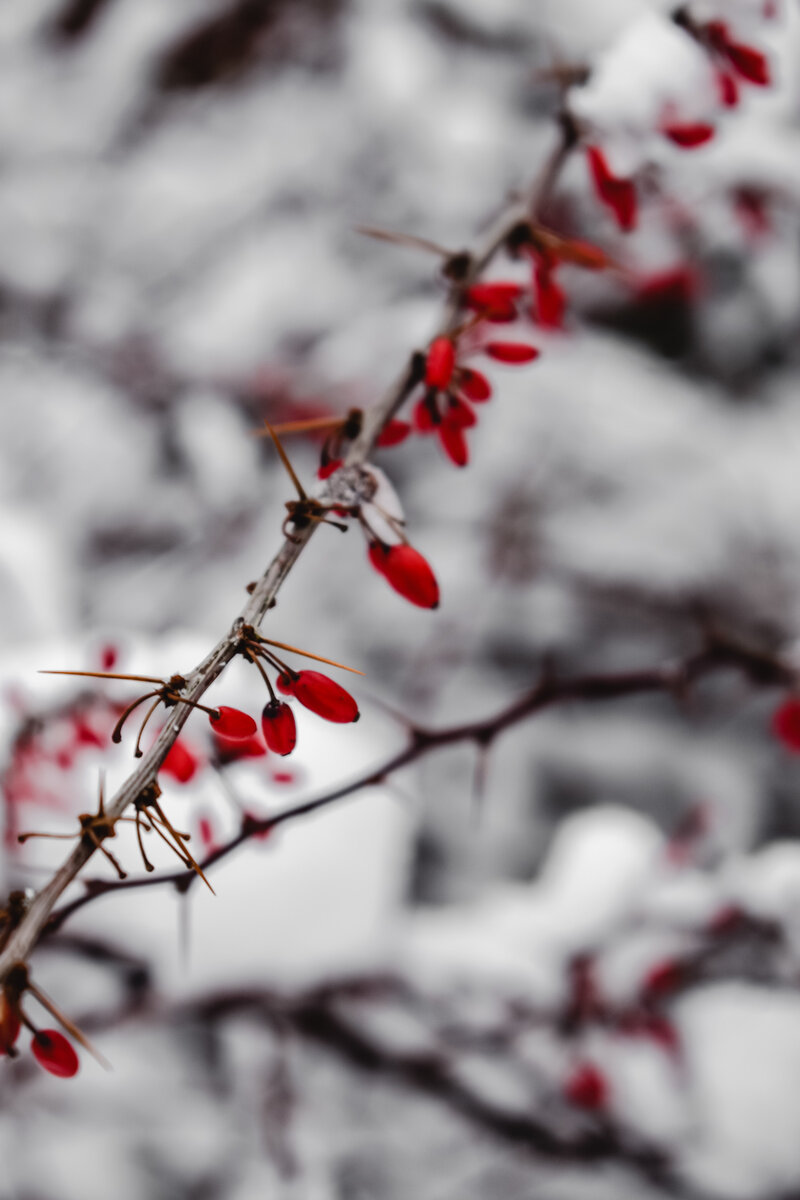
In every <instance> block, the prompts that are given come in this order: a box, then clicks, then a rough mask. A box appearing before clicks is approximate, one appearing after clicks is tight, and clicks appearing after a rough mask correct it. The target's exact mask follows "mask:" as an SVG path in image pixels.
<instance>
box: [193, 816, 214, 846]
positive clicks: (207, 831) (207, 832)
mask: <svg viewBox="0 0 800 1200" xmlns="http://www.w3.org/2000/svg"><path fill="white" fill-rule="evenodd" d="M197 833H198V836H199V838H200V841H201V842H202V843H203V849H204V850H207V851H209V852H211V851H212V850H213V849H214V846H215V842H216V839H215V837H214V825H213V823H212V821H211V819H210V817H201V818H200V820H199V821H198V822H197Z"/></svg>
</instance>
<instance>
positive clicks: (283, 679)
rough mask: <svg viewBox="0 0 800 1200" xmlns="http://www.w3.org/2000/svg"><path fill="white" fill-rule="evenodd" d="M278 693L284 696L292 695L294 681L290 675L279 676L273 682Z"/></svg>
mask: <svg viewBox="0 0 800 1200" xmlns="http://www.w3.org/2000/svg"><path fill="white" fill-rule="evenodd" d="M275 686H276V687H277V689H278V691H279V692H280V693H281V694H282V695H284V696H293V695H294V680H293V679H292V677H291V675H279V676H278V678H277V680H276V681H275Z"/></svg>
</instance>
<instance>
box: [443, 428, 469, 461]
mask: <svg viewBox="0 0 800 1200" xmlns="http://www.w3.org/2000/svg"><path fill="white" fill-rule="evenodd" d="M436 432H437V433H438V435H439V442H440V443H441V446H442V449H443V450H444V452H445V454H446V455H447V457H448V458H449V459H450V462H451V463H452V464H453V465H454V466H456V467H465V466H466V465H467V463H468V462H469V446H468V445H467V439H466V436H465V434H464V429H463V427H462V426H461V425H459V424H458V423H457V422H456V421H453V420H451V418H450V416H449V415H448V416H446V417H445V418H444V420H443V421H442V423H441V424H440V425H438V426H437V428H436Z"/></svg>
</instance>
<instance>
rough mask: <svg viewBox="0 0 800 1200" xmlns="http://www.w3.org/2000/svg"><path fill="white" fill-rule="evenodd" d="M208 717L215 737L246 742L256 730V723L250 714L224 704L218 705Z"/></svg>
mask: <svg viewBox="0 0 800 1200" xmlns="http://www.w3.org/2000/svg"><path fill="white" fill-rule="evenodd" d="M208 719H209V721H210V722H211V728H212V729H213V730H214V733H215V734H216V735H217V737H221V738H227V739H228V740H229V741H231V742H246V741H247V740H248V738H251V737H252V736H253V734H254V733H255V732H256V723H255V721H254V720H253V718H252V717H251V716H249V715H248V714H247V713H244V712H241V711H240V710H239V709H238V708H228V706H227V705H225V704H221V705H220V706H219V708H218V709H217V713H216V714H214V713H210V714H209V718H208Z"/></svg>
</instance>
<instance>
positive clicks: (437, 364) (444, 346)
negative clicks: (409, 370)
mask: <svg viewBox="0 0 800 1200" xmlns="http://www.w3.org/2000/svg"><path fill="white" fill-rule="evenodd" d="M455 365H456V348H455V345H454V344H453V341H452V339H451V338H448V337H437V338H434V339H433V341H432V342H431V345H430V349H429V350H428V357H427V359H426V360H425V384H426V386H427V387H429V388H435V389H436V390H437V391H444V390H445V388H447V387H448V386H449V384H450V380H451V379H452V378H453V370H454V368H455Z"/></svg>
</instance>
